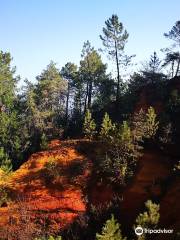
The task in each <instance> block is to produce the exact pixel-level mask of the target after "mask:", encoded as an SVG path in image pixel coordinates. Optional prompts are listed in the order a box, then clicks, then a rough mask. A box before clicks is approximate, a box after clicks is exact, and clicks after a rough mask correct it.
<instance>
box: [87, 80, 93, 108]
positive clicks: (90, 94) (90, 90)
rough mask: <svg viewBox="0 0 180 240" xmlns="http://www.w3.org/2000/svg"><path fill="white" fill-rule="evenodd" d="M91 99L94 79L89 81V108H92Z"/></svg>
mask: <svg viewBox="0 0 180 240" xmlns="http://www.w3.org/2000/svg"><path fill="white" fill-rule="evenodd" d="M91 99H92V80H91V81H90V83H89V91H88V109H90V108H91Z"/></svg>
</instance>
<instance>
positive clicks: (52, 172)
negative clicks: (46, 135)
mask: <svg viewBox="0 0 180 240" xmlns="http://www.w3.org/2000/svg"><path fill="white" fill-rule="evenodd" d="M44 167H45V169H46V170H47V172H48V176H51V177H53V178H56V177H58V176H59V175H60V173H59V168H58V166H57V162H55V160H54V159H53V158H50V159H49V161H48V162H46V163H45V165H44Z"/></svg>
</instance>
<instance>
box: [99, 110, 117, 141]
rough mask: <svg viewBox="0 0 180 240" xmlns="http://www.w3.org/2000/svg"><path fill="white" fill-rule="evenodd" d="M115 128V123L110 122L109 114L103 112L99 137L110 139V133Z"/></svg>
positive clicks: (111, 133) (103, 139)
mask: <svg viewBox="0 0 180 240" xmlns="http://www.w3.org/2000/svg"><path fill="white" fill-rule="evenodd" d="M114 130H115V124H113V123H112V121H111V119H110V117H109V115H108V114H107V113H105V115H104V118H103V121H102V124H101V131H100V138H101V140H102V141H109V140H112V135H113V132H114Z"/></svg>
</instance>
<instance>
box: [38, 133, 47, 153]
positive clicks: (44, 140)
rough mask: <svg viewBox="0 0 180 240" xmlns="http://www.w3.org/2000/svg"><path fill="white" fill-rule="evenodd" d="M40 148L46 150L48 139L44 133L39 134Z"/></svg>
mask: <svg viewBox="0 0 180 240" xmlns="http://www.w3.org/2000/svg"><path fill="white" fill-rule="evenodd" d="M40 148H41V150H47V148H48V140H47V137H46V134H45V133H43V134H42V136H41V142H40Z"/></svg>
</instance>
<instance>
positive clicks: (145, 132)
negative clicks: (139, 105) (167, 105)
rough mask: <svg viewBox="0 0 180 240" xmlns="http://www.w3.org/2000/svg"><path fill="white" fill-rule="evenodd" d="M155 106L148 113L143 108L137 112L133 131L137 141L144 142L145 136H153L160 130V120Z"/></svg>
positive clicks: (133, 121) (133, 122)
mask: <svg viewBox="0 0 180 240" xmlns="http://www.w3.org/2000/svg"><path fill="white" fill-rule="evenodd" d="M156 118H157V115H156V113H155V110H154V108H153V107H149V108H148V110H147V113H145V112H144V111H143V110H142V109H141V110H140V111H139V112H138V113H135V114H134V116H133V120H132V129H133V130H132V131H133V137H134V139H135V141H138V142H142V141H143V139H144V138H147V139H149V138H153V137H154V136H155V134H156V132H157V130H158V127H159V122H158V121H157V119H156Z"/></svg>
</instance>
